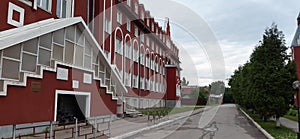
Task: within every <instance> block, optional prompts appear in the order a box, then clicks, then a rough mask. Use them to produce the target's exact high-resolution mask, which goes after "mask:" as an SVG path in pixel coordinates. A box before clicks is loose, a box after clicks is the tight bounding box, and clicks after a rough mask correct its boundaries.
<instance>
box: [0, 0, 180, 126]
mask: <svg viewBox="0 0 300 139" xmlns="http://www.w3.org/2000/svg"><path fill="white" fill-rule="evenodd" d="M0 19H1V22H0V31H1V32H0V104H1V105H0V111H1V114H0V115H1V116H0V126H3V125H12V124H24V123H34V122H45V121H59V122H60V121H62V119H63V118H66V116H67V117H69V118H73V117H77V118H79V120H83V119H85V118H87V117H97V116H105V115H122V114H123V113H124V112H125V111H126V110H129V109H139V108H147V107H165V106H166V107H175V106H180V105H181V104H180V83H179V82H178V80H179V79H180V70H181V68H180V60H179V56H178V55H179V49H178V48H177V47H176V46H175V44H174V43H173V41H172V39H171V31H170V24H169V22H166V28H165V29H163V28H162V27H160V26H159V24H158V23H157V22H156V21H155V20H154V18H153V17H152V16H151V15H150V12H149V11H147V10H145V9H144V6H143V5H142V4H140V3H139V1H138V0H127V1H125V0H96V1H95V0H1V9H0Z"/></svg>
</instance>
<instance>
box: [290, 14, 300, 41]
mask: <svg viewBox="0 0 300 139" xmlns="http://www.w3.org/2000/svg"><path fill="white" fill-rule="evenodd" d="M299 16H300V15H299ZM291 46H292V47H294V46H300V26H298V28H297V31H296V33H295V36H294V39H293V41H292V45H291Z"/></svg>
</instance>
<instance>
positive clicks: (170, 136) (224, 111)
mask: <svg viewBox="0 0 300 139" xmlns="http://www.w3.org/2000/svg"><path fill="white" fill-rule="evenodd" d="M264 138H266V137H265V136H264V135H263V134H262V133H261V132H260V131H259V130H258V129H257V128H256V127H255V126H254V125H252V124H251V123H250V121H248V119H247V118H246V117H245V116H244V115H243V114H242V113H241V112H240V111H239V110H238V109H237V108H236V106H235V105H233V104H228V105H221V106H217V107H212V108H209V109H206V110H204V112H201V113H199V112H198V113H193V114H192V115H190V116H189V117H187V118H185V119H183V120H180V121H176V122H173V123H171V124H168V125H163V126H161V127H158V128H156V129H152V130H149V131H144V132H141V133H139V134H136V135H135V136H132V137H129V138H128V139H264Z"/></svg>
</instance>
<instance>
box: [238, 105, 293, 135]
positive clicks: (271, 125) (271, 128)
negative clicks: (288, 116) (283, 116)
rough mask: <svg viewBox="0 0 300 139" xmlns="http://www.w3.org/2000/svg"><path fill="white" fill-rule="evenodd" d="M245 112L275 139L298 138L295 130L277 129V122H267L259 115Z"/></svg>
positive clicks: (282, 127)
mask: <svg viewBox="0 0 300 139" xmlns="http://www.w3.org/2000/svg"><path fill="white" fill-rule="evenodd" d="M243 110H244V111H245V112H246V113H247V114H248V115H249V116H250V117H252V118H253V120H254V121H256V122H257V123H258V124H259V125H260V126H261V127H262V128H263V129H265V130H266V131H267V132H268V133H269V134H271V135H272V136H273V137H274V138H275V139H295V138H296V137H297V133H295V132H294V131H293V130H291V129H289V128H286V127H284V126H281V127H279V128H277V127H276V123H275V121H267V122H265V121H263V120H262V119H260V118H259V115H258V114H252V113H250V112H248V111H247V110H245V109H243Z"/></svg>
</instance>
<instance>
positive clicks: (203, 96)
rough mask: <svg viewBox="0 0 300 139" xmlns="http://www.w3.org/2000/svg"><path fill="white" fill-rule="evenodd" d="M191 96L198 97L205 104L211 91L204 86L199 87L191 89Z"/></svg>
mask: <svg viewBox="0 0 300 139" xmlns="http://www.w3.org/2000/svg"><path fill="white" fill-rule="evenodd" d="M190 96H191V98H194V99H198V101H201V102H202V103H203V104H206V102H207V100H208V96H209V92H208V91H207V90H206V89H205V88H204V87H197V88H195V89H193V90H192V91H191V95H190Z"/></svg>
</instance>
